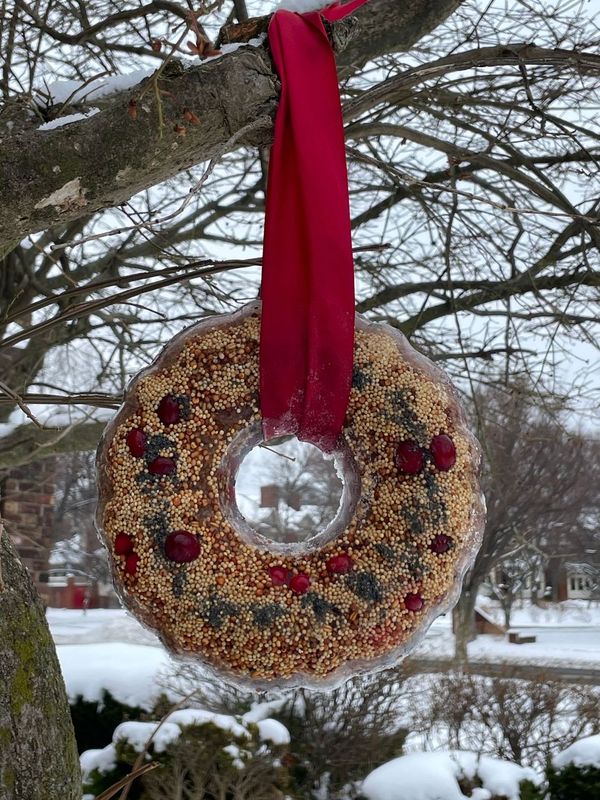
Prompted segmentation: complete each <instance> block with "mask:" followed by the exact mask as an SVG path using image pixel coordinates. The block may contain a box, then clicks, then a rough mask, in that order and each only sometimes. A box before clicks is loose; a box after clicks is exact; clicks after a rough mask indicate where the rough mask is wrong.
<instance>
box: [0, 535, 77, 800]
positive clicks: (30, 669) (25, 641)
mask: <svg viewBox="0 0 600 800" xmlns="http://www.w3.org/2000/svg"><path fill="white" fill-rule="evenodd" d="M0 565H1V567H2V578H3V581H4V584H3V586H2V585H0V797H1V798H2V800H80V798H81V780H80V771H79V762H78V758H77V747H76V744H75V737H74V734H73V726H72V724H71V717H70V714H69V706H68V703H67V696H66V693H65V687H64V684H63V680H62V676H61V672H60V666H59V664H58V659H57V657H56V651H55V649H54V644H53V642H52V638H51V637H50V631H49V630H48V625H47V623H46V618H45V615H44V609H43V607H42V604H41V602H40V599H39V598H38V596H37V595H36V593H35V589H34V588H33V585H32V583H31V580H30V578H29V575H28V574H27V571H26V570H25V568H24V567H23V565H22V564H21V563H20V562H19V560H18V558H17V556H16V554H15V551H14V549H13V547H12V545H11V543H10V541H9V538H8V535H7V534H5V533H3V532H2V528H1V525H0Z"/></svg>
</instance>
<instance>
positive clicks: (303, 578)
mask: <svg viewBox="0 0 600 800" xmlns="http://www.w3.org/2000/svg"><path fill="white" fill-rule="evenodd" d="M309 586H310V578H309V577H308V575H306V573H304V572H299V573H298V574H297V575H294V577H293V578H292V579H291V581H290V589H291V590H292V592H296V594H304V593H305V592H307V591H308V587H309Z"/></svg>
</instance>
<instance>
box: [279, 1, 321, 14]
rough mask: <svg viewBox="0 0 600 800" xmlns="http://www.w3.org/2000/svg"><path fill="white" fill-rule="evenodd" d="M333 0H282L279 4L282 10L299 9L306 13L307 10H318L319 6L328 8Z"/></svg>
mask: <svg viewBox="0 0 600 800" xmlns="http://www.w3.org/2000/svg"><path fill="white" fill-rule="evenodd" d="M332 2H333V0H281V2H280V3H279V6H278V10H280V11H284V10H285V11H297V12H298V13H299V14H304V13H305V12H307V11H317V10H318V9H319V8H327V6H330V5H331V4H332Z"/></svg>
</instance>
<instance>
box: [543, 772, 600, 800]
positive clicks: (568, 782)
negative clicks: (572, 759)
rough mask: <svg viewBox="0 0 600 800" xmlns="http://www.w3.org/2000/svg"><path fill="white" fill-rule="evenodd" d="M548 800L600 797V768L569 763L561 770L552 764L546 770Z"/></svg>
mask: <svg viewBox="0 0 600 800" xmlns="http://www.w3.org/2000/svg"><path fill="white" fill-rule="evenodd" d="M546 777H547V779H548V790H549V796H548V800H592V798H596V797H600V769H598V767H592V766H583V767H577V766H575V764H569V765H568V766H566V767H563V768H562V769H561V770H556V769H555V768H554V767H553V766H552V765H549V766H548V769H547V770H546Z"/></svg>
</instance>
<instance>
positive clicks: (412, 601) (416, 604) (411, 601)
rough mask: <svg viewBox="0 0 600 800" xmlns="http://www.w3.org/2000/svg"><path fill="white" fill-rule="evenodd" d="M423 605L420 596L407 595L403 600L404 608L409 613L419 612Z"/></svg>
mask: <svg viewBox="0 0 600 800" xmlns="http://www.w3.org/2000/svg"><path fill="white" fill-rule="evenodd" d="M423 605H424V603H423V598H422V597H421V595H420V594H407V595H406V597H405V598H404V606H405V608H407V609H408V610H409V611H420V610H421V609H422V608H423Z"/></svg>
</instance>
